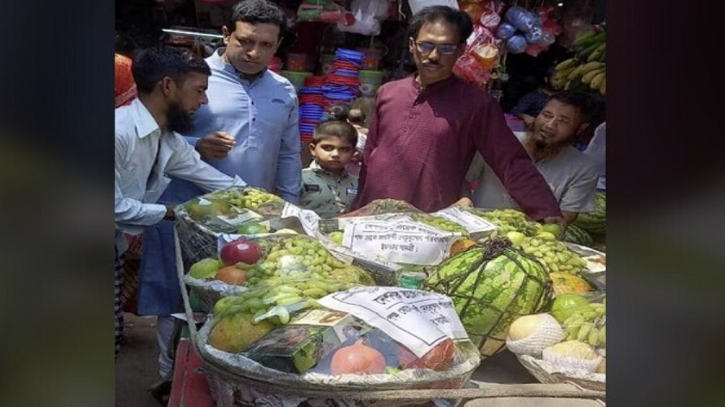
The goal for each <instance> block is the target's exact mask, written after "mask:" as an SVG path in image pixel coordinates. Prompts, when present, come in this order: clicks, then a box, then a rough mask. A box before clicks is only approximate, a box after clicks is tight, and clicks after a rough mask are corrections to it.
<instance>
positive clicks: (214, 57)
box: [206, 47, 269, 84]
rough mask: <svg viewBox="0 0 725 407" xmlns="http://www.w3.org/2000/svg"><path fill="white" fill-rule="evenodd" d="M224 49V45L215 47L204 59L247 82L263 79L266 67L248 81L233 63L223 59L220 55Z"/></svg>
mask: <svg viewBox="0 0 725 407" xmlns="http://www.w3.org/2000/svg"><path fill="white" fill-rule="evenodd" d="M226 49H227V48H226V47H220V48H217V50H216V51H214V53H212V54H211V56H209V57H208V58H207V59H206V61H207V63H208V64H209V65H212V64H213V66H214V67H215V68H218V69H222V70H224V71H227V72H229V73H232V74H234V75H236V76H237V77H238V78H239V79H240V80H242V81H245V82H247V83H249V84H251V83H252V82H259V81H260V80H261V79H264V77H265V76H267V75H268V74H269V72H267V68H266V67H265V68H264V69H263V70H262V71H261V72H260V73H259V74H257V76H255V77H254V78H253V79H252V80H251V81H250V80H249V79H247V78H245V77H244V75H243V74H242V73H241V72H239V71H238V70H237V68H235V67H234V65H232V64H230V63H228V62H226V61H224V58H223V57H222V55H224V51H226Z"/></svg>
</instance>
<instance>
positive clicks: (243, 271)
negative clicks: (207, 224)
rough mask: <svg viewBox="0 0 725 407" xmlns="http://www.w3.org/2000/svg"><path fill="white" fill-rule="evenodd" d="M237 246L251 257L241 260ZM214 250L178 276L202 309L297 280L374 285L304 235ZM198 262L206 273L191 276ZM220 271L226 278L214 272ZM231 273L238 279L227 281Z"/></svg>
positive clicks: (245, 239) (249, 240)
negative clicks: (186, 272)
mask: <svg viewBox="0 0 725 407" xmlns="http://www.w3.org/2000/svg"><path fill="white" fill-rule="evenodd" d="M240 242H241V244H242V245H244V246H245V248H246V249H245V250H244V252H245V253H249V252H253V254H252V257H251V258H247V259H245V258H244V257H243V255H240V253H241V252H242V250H241V249H238V247H239V246H238V243H240ZM215 246H216V242H215ZM228 249H230V250H229V251H228ZM216 252H217V250H216V248H215V249H214V255H213V256H212V257H207V258H204V259H201V260H199V262H197V263H194V264H193V265H192V266H191V268H190V270H189V273H188V274H186V275H184V277H183V281H184V283H186V285H187V286H189V287H190V288H191V290H192V291H193V292H194V294H195V295H196V296H197V297H198V298H199V306H200V308H201V310H203V311H211V310H212V309H213V307H214V304H216V303H217V301H219V300H221V299H222V298H225V297H230V296H235V295H240V294H243V293H245V292H247V291H248V290H249V289H251V288H256V287H260V286H269V285H276V286H278V287H282V286H284V285H285V284H287V283H290V282H292V281H297V280H318V281H323V280H325V281H327V280H334V281H336V282H337V283H338V285H340V284H352V283H355V284H363V285H373V284H374V281H373V279H372V278H371V277H370V276H369V275H368V273H367V272H366V271H365V270H363V269H362V268H360V267H357V266H354V265H350V264H346V263H345V262H344V261H341V260H340V259H339V258H337V257H336V256H335V255H334V254H333V253H331V252H329V251H327V250H326V249H325V248H324V247H323V246H322V245H321V244H320V243H319V242H317V241H316V240H315V239H313V238H312V237H309V236H306V235H296V234H269V235H264V236H263V235H258V236H246V237H242V238H241V239H240V240H236V241H234V242H230V243H228V244H227V245H224V246H223V247H222V250H221V253H220V256H219V258H217V256H216ZM203 262H209V263H211V264H210V266H209V269H208V271H204V272H203V273H202V274H201V275H199V274H196V273H195V270H194V269H195V268H196V267H197V265H198V264H201V263H203ZM235 269H238V270H239V271H237V270H235ZM222 270H224V273H225V276H221V275H220V274H219V273H220V272H222ZM230 270H231V271H232V272H235V274H239V275H238V276H231V277H227V275H228V274H229V273H228V272H230ZM230 278H231V279H230ZM306 288H307V287H306ZM318 291H320V290H318ZM324 294H327V293H326V292H324V293H323V292H318V293H317V298H319V297H320V296H322V295H324Z"/></svg>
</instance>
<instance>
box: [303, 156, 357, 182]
mask: <svg viewBox="0 0 725 407" xmlns="http://www.w3.org/2000/svg"><path fill="white" fill-rule="evenodd" d="M309 168H310V169H311V170H312V171H314V172H316V173H318V174H324V175H327V176H330V177H335V175H334V174H333V173H331V172H329V171H327V170H325V169H324V168H322V167H320V165H319V164H317V160H314V161H312V163H310V166H309ZM348 175H349V174H348V173H347V170H346V169H344V168H343V169H342V173H341V174H340V180H341V181H342V180H344V179H345V178H347V177H348ZM335 178H336V177H335Z"/></svg>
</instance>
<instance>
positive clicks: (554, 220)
mask: <svg viewBox="0 0 725 407" xmlns="http://www.w3.org/2000/svg"><path fill="white" fill-rule="evenodd" d="M541 223H545V224H546V223H548V224H554V225H559V227H560V228H561V234H563V233H564V231H565V230H566V227H567V225H568V224H567V223H566V220H565V219H564V218H563V217H562V216H549V217H548V218H544V219H543V220H542V221H541Z"/></svg>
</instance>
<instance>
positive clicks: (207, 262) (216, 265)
mask: <svg viewBox="0 0 725 407" xmlns="http://www.w3.org/2000/svg"><path fill="white" fill-rule="evenodd" d="M222 267H224V263H222V262H221V261H219V260H217V259H214V258H211V257H208V258H206V259H201V260H199V261H197V262H196V263H194V264H193V265H192V266H191V268H190V269H189V276H191V277H194V278H198V279H200V280H202V279H205V278H212V277H214V275H216V273H217V271H219V269H220V268H222Z"/></svg>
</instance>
